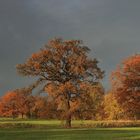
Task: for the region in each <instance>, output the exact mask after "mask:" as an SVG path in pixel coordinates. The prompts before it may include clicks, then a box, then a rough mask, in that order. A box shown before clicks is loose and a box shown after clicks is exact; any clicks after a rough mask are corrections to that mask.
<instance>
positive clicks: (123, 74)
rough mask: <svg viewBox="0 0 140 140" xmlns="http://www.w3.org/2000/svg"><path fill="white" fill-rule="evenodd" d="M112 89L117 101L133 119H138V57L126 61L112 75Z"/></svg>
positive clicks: (139, 56)
mask: <svg viewBox="0 0 140 140" xmlns="http://www.w3.org/2000/svg"><path fill="white" fill-rule="evenodd" d="M112 89H113V92H114V93H115V96H116V98H117V101H118V102H119V104H120V105H121V106H122V107H123V108H124V110H125V111H126V112H127V113H128V114H129V115H131V116H133V118H134V117H135V118H140V55H139V54H137V55H134V56H131V57H129V58H127V59H126V60H124V61H123V63H122V64H121V65H120V66H119V67H118V68H117V70H116V71H114V72H113V73H112Z"/></svg>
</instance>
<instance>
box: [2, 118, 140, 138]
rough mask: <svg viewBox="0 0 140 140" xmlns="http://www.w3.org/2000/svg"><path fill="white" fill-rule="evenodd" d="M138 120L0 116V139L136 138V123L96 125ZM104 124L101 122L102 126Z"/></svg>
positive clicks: (137, 130) (138, 129) (138, 133)
mask: <svg viewBox="0 0 140 140" xmlns="http://www.w3.org/2000/svg"><path fill="white" fill-rule="evenodd" d="M114 123H117V125H118V124H119V125H120V124H123V123H124V124H125V125H126V124H139V123H140V121H92V120H86V121H79V120H74V121H72V126H73V128H71V129H65V128H64V127H63V125H62V124H64V121H58V120H21V119H15V120H13V119H10V118H8V119H7V118H0V126H1V128H0V140H140V127H130V125H129V127H126V128H96V127H100V126H102V125H104V124H105V126H110V124H114ZM103 127H104V126H103Z"/></svg>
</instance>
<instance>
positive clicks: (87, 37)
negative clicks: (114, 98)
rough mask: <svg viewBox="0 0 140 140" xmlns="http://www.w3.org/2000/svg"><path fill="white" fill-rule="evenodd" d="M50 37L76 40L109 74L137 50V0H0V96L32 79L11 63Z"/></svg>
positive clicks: (139, 20) (139, 28)
mask: <svg viewBox="0 0 140 140" xmlns="http://www.w3.org/2000/svg"><path fill="white" fill-rule="evenodd" d="M54 37H62V38H64V39H81V40H83V41H84V43H85V45H88V46H89V47H90V48H91V56H93V57H97V58H98V59H99V60H100V66H101V67H102V68H103V69H104V70H105V71H106V77H105V79H104V86H105V87H106V88H108V87H109V86H108V85H109V83H108V80H107V79H108V76H109V73H110V72H111V71H112V70H114V69H115V67H116V65H117V64H119V63H120V61H121V59H123V58H125V57H127V56H130V55H133V54H134V53H138V52H140V0H0V94H1V95H2V94H3V93H4V92H6V91H7V90H11V89H15V88H19V87H24V86H26V85H28V83H30V82H31V81H30V80H29V79H27V78H23V77H20V76H18V75H17V73H16V69H15V65H16V64H18V63H23V62H24V61H25V60H26V58H27V57H28V56H30V54H31V53H33V52H36V51H37V50H39V49H40V48H41V47H42V45H43V44H45V43H46V42H47V41H48V40H49V39H52V38H54Z"/></svg>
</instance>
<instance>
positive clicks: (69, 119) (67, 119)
mask: <svg viewBox="0 0 140 140" xmlns="http://www.w3.org/2000/svg"><path fill="white" fill-rule="evenodd" d="M66 127H67V128H71V114H70V115H68V116H67V118H66Z"/></svg>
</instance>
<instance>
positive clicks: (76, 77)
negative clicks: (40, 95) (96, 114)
mask: <svg viewBox="0 0 140 140" xmlns="http://www.w3.org/2000/svg"><path fill="white" fill-rule="evenodd" d="M88 52H89V48H88V47H86V46H84V45H83V43H82V41H79V40H69V41H67V40H66V41H64V40H62V39H53V40H51V41H50V42H49V43H48V44H46V45H45V47H44V48H43V49H41V50H40V51H39V52H37V53H34V54H32V56H31V57H30V58H28V59H27V61H26V62H25V63H24V64H19V65H17V70H18V72H19V73H20V74H22V75H24V76H32V77H37V78H38V80H37V82H36V84H35V86H34V87H36V85H39V84H43V85H45V86H44V87H43V90H44V91H46V92H47V93H48V94H50V95H52V96H53V98H54V99H55V101H56V102H57V104H58V106H59V108H61V109H62V108H63V111H64V112H65V115H64V116H65V119H66V127H71V118H72V113H73V112H74V111H76V110H78V109H79V108H80V107H81V106H83V104H84V106H86V104H88V102H89V98H90V95H89V92H87V90H88V87H89V86H90V85H91V84H97V83H98V82H99V80H100V79H102V78H103V74H104V72H103V71H102V70H101V69H100V68H99V67H98V61H97V60H96V59H95V58H94V59H91V58H88ZM34 87H33V88H34Z"/></svg>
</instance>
